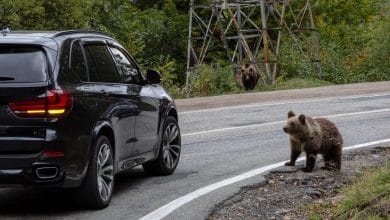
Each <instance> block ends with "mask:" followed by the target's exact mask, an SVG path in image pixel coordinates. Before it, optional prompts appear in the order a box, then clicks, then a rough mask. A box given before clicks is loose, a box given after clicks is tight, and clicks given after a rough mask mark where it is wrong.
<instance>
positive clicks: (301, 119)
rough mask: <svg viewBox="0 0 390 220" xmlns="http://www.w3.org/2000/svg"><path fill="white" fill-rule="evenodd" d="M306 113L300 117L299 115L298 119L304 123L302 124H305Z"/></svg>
mask: <svg viewBox="0 0 390 220" xmlns="http://www.w3.org/2000/svg"><path fill="white" fill-rule="evenodd" d="M305 118H306V117H305V115H300V116H299V117H298V120H299V121H300V122H301V123H302V124H305Z"/></svg>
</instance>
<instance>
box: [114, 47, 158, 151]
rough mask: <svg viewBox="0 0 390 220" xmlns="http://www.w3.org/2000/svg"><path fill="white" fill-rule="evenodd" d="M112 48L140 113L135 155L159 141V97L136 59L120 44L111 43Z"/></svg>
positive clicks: (137, 124)
mask: <svg viewBox="0 0 390 220" xmlns="http://www.w3.org/2000/svg"><path fill="white" fill-rule="evenodd" d="M110 50H111V52H112V54H113V56H114V57H115V60H116V61H117V65H118V68H119V69H120V70H121V71H122V73H123V78H124V82H125V83H127V84H128V88H129V93H131V94H132V95H134V96H136V98H137V102H136V105H137V107H138V110H139V113H138V115H137V117H136V122H135V141H136V142H135V148H134V155H138V154H142V153H145V152H149V151H152V150H153V148H154V147H155V145H156V143H157V135H158V125H159V99H158V97H157V95H156V94H155V93H154V86H153V85H149V84H146V83H145V80H144V79H143V76H142V74H141V73H140V71H139V68H138V65H137V64H136V63H135V61H134V59H133V58H132V57H131V56H129V55H128V54H127V53H126V51H125V50H124V49H123V48H121V47H120V46H119V45H111V46H110Z"/></svg>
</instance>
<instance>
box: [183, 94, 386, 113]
mask: <svg viewBox="0 0 390 220" xmlns="http://www.w3.org/2000/svg"><path fill="white" fill-rule="evenodd" d="M389 95H390V93H377V94H375V95H360V96H346V97H344V96H334V97H329V98H315V99H303V100H295V101H294V100H293V101H288V102H275V103H257V104H248V105H234V106H229V107H220V108H209V109H201V110H193V111H184V112H179V115H183V114H192V113H201V112H211V111H222V110H232V109H237V108H253V107H266V106H275V105H287V104H296V103H297V104H299V103H311V102H322V101H336V100H348V99H359V98H373V97H382V96H389Z"/></svg>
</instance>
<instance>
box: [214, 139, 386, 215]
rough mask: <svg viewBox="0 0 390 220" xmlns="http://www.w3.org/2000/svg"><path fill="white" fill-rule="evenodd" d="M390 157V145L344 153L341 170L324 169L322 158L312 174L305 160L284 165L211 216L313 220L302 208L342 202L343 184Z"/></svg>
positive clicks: (225, 203) (217, 209)
mask: <svg viewBox="0 0 390 220" xmlns="http://www.w3.org/2000/svg"><path fill="white" fill-rule="evenodd" d="M389 160H390V146H386V147H376V148H368V149H360V150H354V151H350V152H344V155H343V164H342V169H341V171H340V172H337V171H326V170H322V169H321V167H322V166H323V163H322V162H321V161H319V162H317V165H316V168H315V170H314V171H313V172H312V173H304V172H302V171H301V170H300V169H301V168H302V167H303V164H302V163H300V164H298V165H297V166H295V167H281V168H279V169H277V170H274V171H272V172H270V173H269V174H267V175H266V181H264V182H263V183H260V184H258V185H253V186H249V187H245V188H242V189H241V191H240V192H239V193H237V194H236V195H234V196H232V197H231V198H229V199H227V200H225V201H223V202H222V203H220V204H219V205H218V206H217V207H216V208H214V210H213V211H212V212H211V213H210V215H209V217H208V219H209V220H216V219H284V220H287V219H309V216H305V213H303V211H302V209H299V207H301V206H302V205H305V204H309V203H310V204H312V203H329V202H330V203H334V202H336V201H338V200H339V199H340V198H342V196H341V195H340V194H339V190H340V189H341V187H343V186H345V185H347V184H350V183H351V182H352V181H353V178H355V177H356V176H358V175H359V174H361V172H362V170H363V169H364V168H367V167H376V166H382V165H384V163H386V161H389ZM388 205H389V204H388ZM389 206H390V205H389ZM384 212H387V213H384V215H385V216H387V217H388V216H390V207H384Z"/></svg>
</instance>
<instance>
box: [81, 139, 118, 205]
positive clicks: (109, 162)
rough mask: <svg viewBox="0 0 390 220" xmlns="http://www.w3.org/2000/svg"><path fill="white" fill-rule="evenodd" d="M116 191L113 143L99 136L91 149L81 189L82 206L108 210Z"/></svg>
mask: <svg viewBox="0 0 390 220" xmlns="http://www.w3.org/2000/svg"><path fill="white" fill-rule="evenodd" d="M113 190H114V155H113V151H112V147H111V143H110V141H109V140H108V138H107V137H105V136H99V137H98V138H97V140H96V142H95V145H94V146H93V147H92V149H91V157H90V161H89V165H88V170H87V174H86V176H85V179H84V181H83V183H82V185H81V187H80V188H79V190H78V191H79V196H81V198H80V199H81V202H82V205H83V206H85V207H86V208H90V209H103V208H106V207H107V206H108V205H109V204H110V201H111V197H112V193H113Z"/></svg>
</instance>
